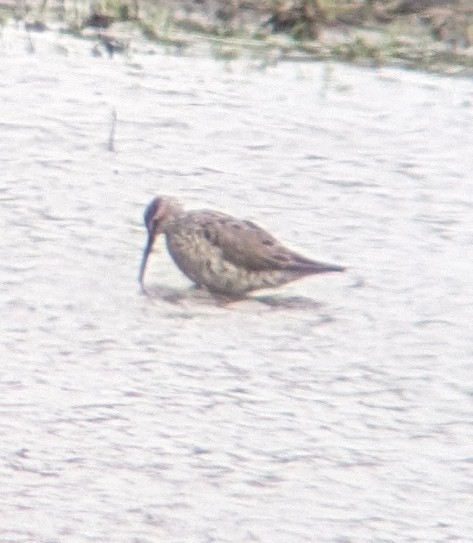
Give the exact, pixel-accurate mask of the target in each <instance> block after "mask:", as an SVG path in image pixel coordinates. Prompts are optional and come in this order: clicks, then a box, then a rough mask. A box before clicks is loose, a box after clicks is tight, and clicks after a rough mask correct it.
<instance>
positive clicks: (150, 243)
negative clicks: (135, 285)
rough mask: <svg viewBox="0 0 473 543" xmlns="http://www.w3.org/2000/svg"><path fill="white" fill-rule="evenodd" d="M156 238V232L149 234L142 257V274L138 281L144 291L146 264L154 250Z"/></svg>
mask: <svg viewBox="0 0 473 543" xmlns="http://www.w3.org/2000/svg"><path fill="white" fill-rule="evenodd" d="M155 237H156V234H155V232H149V233H148V241H147V242H146V246H145V248H144V250H143V256H142V257H141V264H140V273H139V275H138V281H139V283H140V285H141V288H142V289H143V290H144V286H143V279H144V276H145V271H146V264H147V262H148V257H149V254H150V253H151V249H152V248H153V243H154V238H155Z"/></svg>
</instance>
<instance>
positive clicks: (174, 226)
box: [138, 196, 345, 298]
mask: <svg viewBox="0 0 473 543" xmlns="http://www.w3.org/2000/svg"><path fill="white" fill-rule="evenodd" d="M144 224H145V226H146V229H147V232H148V238H147V242H146V245H145V247H144V250H143V255H142V259H141V265H140V269H139V275H138V281H139V283H140V285H141V288H142V291H143V292H146V289H145V286H144V276H145V271H146V266H147V262H148V257H149V255H150V253H151V251H152V249H153V245H154V242H155V239H156V238H157V237H158V236H159V235H160V234H164V236H165V238H166V245H167V248H168V251H169V253H170V255H171V257H172V259H173V260H174V262H175V263H176V265H177V267H178V268H179V269H180V270H181V272H182V273H183V274H184V275H186V276H187V277H188V278H189V279H190V280H191V281H192V282H193V283H194V284H195V285H197V286H198V287H200V288H203V289H206V290H207V291H209V292H210V293H211V294H215V295H217V296H218V295H223V296H225V297H229V298H244V297H245V296H246V295H247V294H248V293H250V292H252V291H255V290H260V289H266V288H272V287H279V286H281V285H284V284H286V283H289V282H290V281H294V280H296V279H300V278H302V277H305V276H308V275H313V274H319V273H328V272H343V271H345V268H344V267H343V266H337V265H333V264H325V263H323V262H317V261H315V260H311V259H309V258H306V257H304V256H302V255H300V254H298V253H296V252H294V251H291V250H290V249H287V248H286V247H285V246H284V245H282V244H281V243H280V242H279V241H278V240H277V239H276V238H274V237H273V236H272V235H271V234H269V233H268V232H266V231H265V230H264V229H263V228H261V227H260V226H258V225H257V224H255V223H253V222H251V221H248V220H241V219H238V218H236V217H233V216H231V215H227V214H225V213H221V212H218V211H212V210H197V211H185V210H184V208H183V206H182V205H181V203H180V202H179V201H178V200H177V199H175V198H173V197H169V196H158V197H155V198H153V200H152V201H151V202H150V203H149V204H148V206H147V207H146V209H145V212H144Z"/></svg>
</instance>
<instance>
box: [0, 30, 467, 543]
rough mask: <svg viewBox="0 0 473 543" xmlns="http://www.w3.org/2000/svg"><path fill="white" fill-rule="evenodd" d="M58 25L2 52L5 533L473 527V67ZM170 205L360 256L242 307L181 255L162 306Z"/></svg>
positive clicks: (144, 535) (391, 533)
mask: <svg viewBox="0 0 473 543" xmlns="http://www.w3.org/2000/svg"><path fill="white" fill-rule="evenodd" d="M33 39H34V44H35V49H36V52H35V53H34V54H30V53H28V52H27V50H26V47H25V44H26V41H25V36H24V35H23V34H22V33H21V32H20V31H17V30H15V29H13V28H10V27H7V28H6V29H5V31H4V33H3V39H2V42H1V49H0V55H1V60H2V62H1V65H0V73H1V77H0V103H1V109H0V129H1V133H2V138H1V139H0V156H1V162H2V181H1V183H0V197H1V202H2V210H3V212H2V226H3V228H2V241H1V243H0V257H1V260H0V280H1V282H0V303H1V306H2V308H3V310H2V315H3V318H2V319H1V322H0V337H1V338H2V342H1V343H2V351H3V356H2V371H1V374H0V376H1V377H0V427H1V435H2V438H1V441H0V451H1V456H2V459H3V462H2V464H1V465H0V466H1V467H0V470H1V471H0V482H1V488H2V492H1V494H0V513H1V514H0V541H1V542H2V543H10V542H32V541H34V542H66V541H67V542H74V543H75V542H78V543H79V542H81V543H82V542H93V543H99V542H110V541H113V542H114V543H121V542H123V543H125V542H126V543H132V542H133V543H138V542H139V543H148V542H153V543H154V542H157V541H159V542H161V543H182V542H186V543H201V542H202V543H204V542H205V543H207V542H219V543H225V542H231V543H236V542H239V543H240V542H264V543H267V542H271V543H303V542H304V543H305V542H310V543H325V542H333V543H335V542H337V543H361V542H368V541H369V542H429V543H431V542H447V541H465V542H467V541H471V540H473V517H472V515H471V511H472V510H473V499H472V490H473V474H472V472H473V449H472V443H473V417H472V397H473V384H472V379H471V375H472V366H473V364H472V360H473V344H472V341H471V337H472V327H471V322H472V320H473V311H472V305H473V291H472V289H471V286H470V284H469V282H470V279H471V274H472V271H473V264H472V258H471V247H472V241H473V234H472V227H471V224H472V223H471V215H472V210H473V192H472V191H471V187H470V184H471V183H470V177H471V168H470V167H469V164H471V156H472V151H473V149H472V144H471V125H472V117H473V84H472V82H471V81H469V80H466V79H465V80H462V79H453V78H441V77H435V76H431V75H423V74H417V73H414V72H405V71H402V70H395V69H381V70H377V71H375V70H370V69H363V68H355V67H347V66H342V65H337V64H335V65H333V66H331V67H327V66H325V65H324V64H294V63H279V64H277V65H276V66H271V67H268V68H267V69H264V70H263V69H260V68H261V66H260V61H259V60H258V59H249V58H245V59H241V60H238V61H233V62H231V63H222V62H218V61H216V60H214V59H208V58H200V57H199V58H191V57H185V56H182V57H180V56H172V55H166V54H165V53H164V52H163V51H159V50H157V51H156V52H155V54H146V51H145V49H146V47H145V48H144V51H142V52H135V53H133V54H132V55H131V56H130V57H129V58H123V57H115V58H114V59H109V58H93V57H92V56H91V55H90V48H91V44H89V43H88V42H84V41H75V40H74V39H72V38H69V37H67V36H60V35H59V34H54V33H45V34H42V35H34V36H33ZM148 49H149V48H148ZM113 108H116V111H117V118H118V122H117V130H116V141H115V152H110V151H108V150H107V141H108V136H109V130H110V124H111V115H112V110H113ZM156 194H173V195H176V196H179V197H180V198H181V199H182V200H183V201H185V202H187V204H188V205H189V207H196V208H198V207H209V208H215V209H220V210H224V211H227V212H230V213H233V214H235V215H237V216H239V217H242V218H249V219H252V220H255V221H257V222H258V223H260V224H263V225H265V226H266V227H268V229H269V230H270V231H271V232H273V233H274V234H275V235H276V236H277V237H279V238H280V239H281V240H283V241H284V242H285V243H286V244H288V245H290V246H292V247H294V248H296V249H297V250H299V251H301V252H303V253H304V254H307V255H308V256H312V257H314V258H317V259H321V260H325V261H328V262H333V263H338V264H344V265H347V266H348V267H349V271H348V273H346V274H344V275H332V276H326V277H318V278H309V279H306V280H304V281H300V282H298V283H294V284H293V285H290V286H288V287H286V288H284V289H280V290H279V291H277V292H276V293H273V294H272V293H264V296H269V300H266V301H265V300H264V299H263V300H259V299H255V300H249V301H245V302H241V303H237V304H231V305H229V306H222V305H218V304H215V303H213V302H212V301H211V300H209V299H208V298H205V297H203V296H202V295H199V294H198V293H196V292H195V291H193V290H189V283H188V282H187V280H186V279H185V278H184V277H183V276H181V275H180V273H179V272H178V271H177V269H176V268H175V266H174V265H173V264H172V262H171V261H170V258H169V257H168V255H167V253H166V251H165V249H164V248H163V247H161V248H160V249H159V252H157V253H156V254H153V255H152V257H151V259H150V267H149V270H148V276H147V283H148V285H149V287H150V289H151V290H152V292H153V293H154V295H153V296H151V297H145V296H143V295H141V294H140V292H139V289H138V285H137V283H136V274H137V269H138V265H139V260H140V256H141V250H142V248H143V245H144V242H145V233H144V230H143V227H142V222H141V221H142V212H143V209H144V206H145V205H146V204H147V203H148V201H149V200H150V199H151V198H152V197H153V196H154V195H156Z"/></svg>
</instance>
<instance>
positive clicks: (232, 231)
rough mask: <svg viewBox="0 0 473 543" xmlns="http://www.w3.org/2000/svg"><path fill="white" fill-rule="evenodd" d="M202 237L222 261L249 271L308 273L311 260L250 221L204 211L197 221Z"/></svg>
mask: <svg viewBox="0 0 473 543" xmlns="http://www.w3.org/2000/svg"><path fill="white" fill-rule="evenodd" d="M199 223H200V224H199V228H201V229H202V235H203V236H204V237H205V238H206V239H207V240H208V241H209V242H210V243H211V244H212V245H214V246H215V247H217V248H218V249H219V250H220V251H221V252H222V256H223V258H224V259H226V260H228V261H229V262H232V263H233V264H235V265H236V266H244V267H245V268H247V269H249V270H301V271H302V270H307V271H309V270H310V269H312V267H313V265H314V264H317V263H316V262H314V261H313V260H309V259H306V258H304V257H302V256H300V255H298V254H296V253H294V252H292V251H290V250H289V249H287V248H286V247H284V246H283V245H282V244H281V243H279V241H278V240H277V239H276V238H274V237H273V236H272V235H271V234H269V233H268V232H266V230H264V229H263V228H261V227H260V226H258V225H256V224H254V223H252V222H251V221H243V220H239V219H236V218H234V217H231V216H229V215H225V214H223V213H216V212H207V213H205V214H201V216H200V218H199Z"/></svg>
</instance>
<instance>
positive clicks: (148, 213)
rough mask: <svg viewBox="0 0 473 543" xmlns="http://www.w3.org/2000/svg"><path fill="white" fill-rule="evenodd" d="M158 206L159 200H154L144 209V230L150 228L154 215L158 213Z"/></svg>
mask: <svg viewBox="0 0 473 543" xmlns="http://www.w3.org/2000/svg"><path fill="white" fill-rule="evenodd" d="M160 204H161V199H160V198H154V200H152V201H151V202H150V203H149V204H148V206H147V207H146V209H145V212H144V217H143V218H144V223H145V226H146V228H148V229H149V227H150V226H151V222H152V220H153V218H154V216H155V215H156V212H157V211H158V209H159V206H160Z"/></svg>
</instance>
